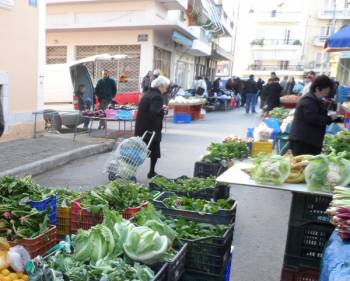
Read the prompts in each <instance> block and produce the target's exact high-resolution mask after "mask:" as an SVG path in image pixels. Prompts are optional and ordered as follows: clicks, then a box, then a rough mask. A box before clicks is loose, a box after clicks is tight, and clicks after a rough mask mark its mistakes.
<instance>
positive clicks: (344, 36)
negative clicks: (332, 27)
mask: <svg viewBox="0 0 350 281" xmlns="http://www.w3.org/2000/svg"><path fill="white" fill-rule="evenodd" d="M325 48H326V49H327V51H330V52H331V51H346V50H350V24H348V25H345V26H343V27H342V28H340V29H339V30H338V32H336V33H334V34H333V35H332V36H330V37H329V38H328V39H327V41H326V44H325Z"/></svg>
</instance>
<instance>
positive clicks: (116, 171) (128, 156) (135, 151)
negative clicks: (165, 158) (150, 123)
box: [105, 131, 156, 181]
mask: <svg viewBox="0 0 350 281" xmlns="http://www.w3.org/2000/svg"><path fill="white" fill-rule="evenodd" d="M155 135H156V133H155V132H150V131H146V132H145V133H144V134H143V135H142V137H131V138H128V139H126V140H123V141H122V142H121V143H120V144H119V146H118V148H117V149H116V151H115V152H114V153H113V155H112V157H111V159H109V160H108V161H107V164H106V167H105V173H106V174H107V175H108V179H109V180H110V181H113V180H116V179H117V178H121V179H127V180H134V181H136V172H137V168H138V167H140V166H141V165H142V164H143V163H144V162H145V160H146V158H147V157H148V156H149V154H150V150H149V147H150V145H151V144H152V142H153V139H154V136H155ZM148 136H150V137H149V141H148V142H146V140H147V137H148Z"/></svg>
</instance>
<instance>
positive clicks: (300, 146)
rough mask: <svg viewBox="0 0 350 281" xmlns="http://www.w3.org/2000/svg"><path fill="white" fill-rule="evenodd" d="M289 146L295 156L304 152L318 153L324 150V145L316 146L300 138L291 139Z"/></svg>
mask: <svg viewBox="0 0 350 281" xmlns="http://www.w3.org/2000/svg"><path fill="white" fill-rule="evenodd" d="M289 148H290V149H291V150H292V153H293V156H298V155H303V154H310V155H318V154H320V153H321V151H322V147H318V146H314V145H312V144H308V143H305V142H303V141H298V140H290V141H289Z"/></svg>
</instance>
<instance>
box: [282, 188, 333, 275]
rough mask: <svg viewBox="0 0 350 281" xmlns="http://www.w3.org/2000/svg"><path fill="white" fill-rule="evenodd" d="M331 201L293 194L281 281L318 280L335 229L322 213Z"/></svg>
mask: <svg viewBox="0 0 350 281" xmlns="http://www.w3.org/2000/svg"><path fill="white" fill-rule="evenodd" d="M331 200H332V198H331V197H330V196H324V195H313V194H299V193H298V194H294V196H293V202H292V212H291V217H290V222H289V232H288V238H287V246H286V255H285V260H284V269H283V272H282V281H299V280H308V281H317V280H318V276H319V271H320V263H321V259H322V253H323V250H324V247H325V245H326V243H327V241H328V239H329V237H330V236H331V234H332V232H333V230H334V227H333V226H332V225H331V224H330V223H329V218H328V216H327V215H326V213H325V211H326V209H327V208H328V206H329V203H330V201H331ZM303 278H304V279H303ZM305 278H307V279H305Z"/></svg>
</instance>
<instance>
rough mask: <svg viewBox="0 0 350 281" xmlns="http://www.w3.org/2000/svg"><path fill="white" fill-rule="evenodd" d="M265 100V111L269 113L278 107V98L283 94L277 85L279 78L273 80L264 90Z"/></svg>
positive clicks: (280, 87) (278, 84)
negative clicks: (265, 93)
mask: <svg viewBox="0 0 350 281" xmlns="http://www.w3.org/2000/svg"><path fill="white" fill-rule="evenodd" d="M266 92H267V99H266V106H267V107H266V111H267V112H269V111H271V110H273V109H274V108H275V107H279V106H280V98H281V95H282V92H283V88H282V86H281V84H280V83H279V78H277V77H276V78H275V79H273V81H272V83H271V84H270V85H268V87H267V88H266Z"/></svg>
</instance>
